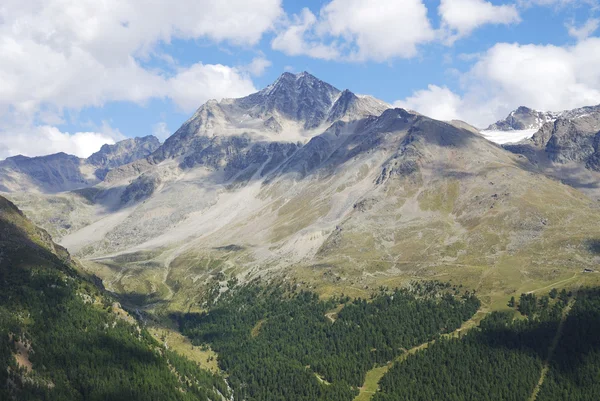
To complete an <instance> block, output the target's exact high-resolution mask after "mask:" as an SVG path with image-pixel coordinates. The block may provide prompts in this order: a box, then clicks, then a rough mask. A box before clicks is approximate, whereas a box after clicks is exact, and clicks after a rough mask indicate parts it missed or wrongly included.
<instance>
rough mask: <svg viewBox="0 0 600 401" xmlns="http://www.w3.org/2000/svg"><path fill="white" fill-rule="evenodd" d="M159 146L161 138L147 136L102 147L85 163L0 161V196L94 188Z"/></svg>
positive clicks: (58, 156) (73, 159) (68, 158)
mask: <svg viewBox="0 0 600 401" xmlns="http://www.w3.org/2000/svg"><path fill="white" fill-rule="evenodd" d="M159 146H160V141H159V140H158V138H156V137H154V136H152V135H148V136H145V137H141V138H128V139H124V140H122V141H119V142H117V143H116V144H113V145H109V144H106V145H103V146H102V148H101V149H100V150H98V151H97V152H95V153H94V154H92V155H91V156H89V157H88V158H85V159H84V158H79V157H77V156H73V155H68V154H66V153H64V152H59V153H55V154H51V155H46V156H36V157H27V156H23V155H17V156H12V157H8V158H6V159H5V160H3V161H0V192H5V193H9V192H19V191H35V192H42V193H57V192H63V191H70V190H74V189H80V188H84V187H89V186H93V185H95V184H97V183H99V182H101V181H102V180H103V179H104V178H105V176H106V174H107V173H108V171H109V170H110V169H112V168H115V167H118V166H121V165H124V164H128V163H131V162H133V161H135V160H138V159H141V158H145V157H147V156H149V155H150V154H151V153H152V152H153V151H155V150H156V149H157V148H158V147H159Z"/></svg>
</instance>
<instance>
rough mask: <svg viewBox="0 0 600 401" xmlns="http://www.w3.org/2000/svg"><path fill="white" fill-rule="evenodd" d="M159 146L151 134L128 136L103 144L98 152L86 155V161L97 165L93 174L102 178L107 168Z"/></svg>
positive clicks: (145, 154) (147, 153)
mask: <svg viewBox="0 0 600 401" xmlns="http://www.w3.org/2000/svg"><path fill="white" fill-rule="evenodd" d="M159 146H160V141H159V140H158V138H156V137H155V136H152V135H148V136H145V137H141V138H129V139H125V140H123V141H120V142H117V143H115V144H114V145H108V144H107V145H103V146H102V148H100V150H99V151H98V152H96V153H94V154H93V155H91V156H90V157H88V158H87V159H86V162H87V163H88V164H91V165H92V166H95V167H97V170H96V171H95V175H96V177H98V179H100V180H103V179H104V177H105V176H106V173H107V172H108V171H109V170H111V169H113V168H115V167H119V166H123V165H125V164H128V163H131V162H134V161H136V160H139V159H143V158H145V157H148V156H149V155H150V154H151V153H153V152H154V151H155V150H156V149H158V148H159Z"/></svg>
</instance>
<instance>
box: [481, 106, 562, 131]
mask: <svg viewBox="0 0 600 401" xmlns="http://www.w3.org/2000/svg"><path fill="white" fill-rule="evenodd" d="M558 115H559V113H553V112H550V111H537V110H534V109H530V108H529V107H525V106H519V107H518V108H517V109H516V110H513V111H511V112H510V114H509V115H508V116H507V117H506V118H505V119H504V120H500V121H497V122H496V123H494V124H492V125H490V126H489V127H488V128H487V130H488V131H521V130H532V129H535V130H537V129H540V128H541V127H542V125H544V124H546V123H547V122H552V121H554V120H556V118H557V117H558Z"/></svg>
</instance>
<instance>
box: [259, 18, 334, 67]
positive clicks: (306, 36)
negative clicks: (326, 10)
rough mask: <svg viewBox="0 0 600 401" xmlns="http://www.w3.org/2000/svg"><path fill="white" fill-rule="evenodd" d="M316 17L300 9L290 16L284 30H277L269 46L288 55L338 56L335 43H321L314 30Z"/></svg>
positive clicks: (327, 57)
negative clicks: (296, 13)
mask: <svg viewBox="0 0 600 401" xmlns="http://www.w3.org/2000/svg"><path fill="white" fill-rule="evenodd" d="M316 24H317V17H316V16H315V15H314V14H313V13H312V12H311V11H310V10H309V9H308V8H304V9H302V12H301V13H300V15H294V16H292V19H291V21H289V22H288V23H287V25H286V28H285V30H283V31H281V32H279V33H278V34H277V36H276V37H275V39H273V41H272V43H271V46H272V47H273V49H274V50H279V51H282V52H284V53H285V54H287V55H288V56H302V55H306V56H309V57H312V58H318V59H323V60H333V59H336V58H339V57H340V54H339V50H338V49H337V48H336V45H335V43H332V44H325V43H322V42H321V40H322V38H320V37H318V36H317V35H316V34H315V32H314V30H315V27H316Z"/></svg>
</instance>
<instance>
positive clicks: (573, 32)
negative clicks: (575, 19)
mask: <svg viewBox="0 0 600 401" xmlns="http://www.w3.org/2000/svg"><path fill="white" fill-rule="evenodd" d="M598 27H600V19H598V18H590V19H588V20H587V21H586V22H585V23H584V24H583V25H582V26H580V27H577V26H575V25H574V24H573V23H570V24H567V29H568V30H569V36H572V37H574V38H575V39H577V40H584V39H587V38H588V37H590V36H591V35H592V34H593V33H594V32H596V30H597V29H598Z"/></svg>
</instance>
